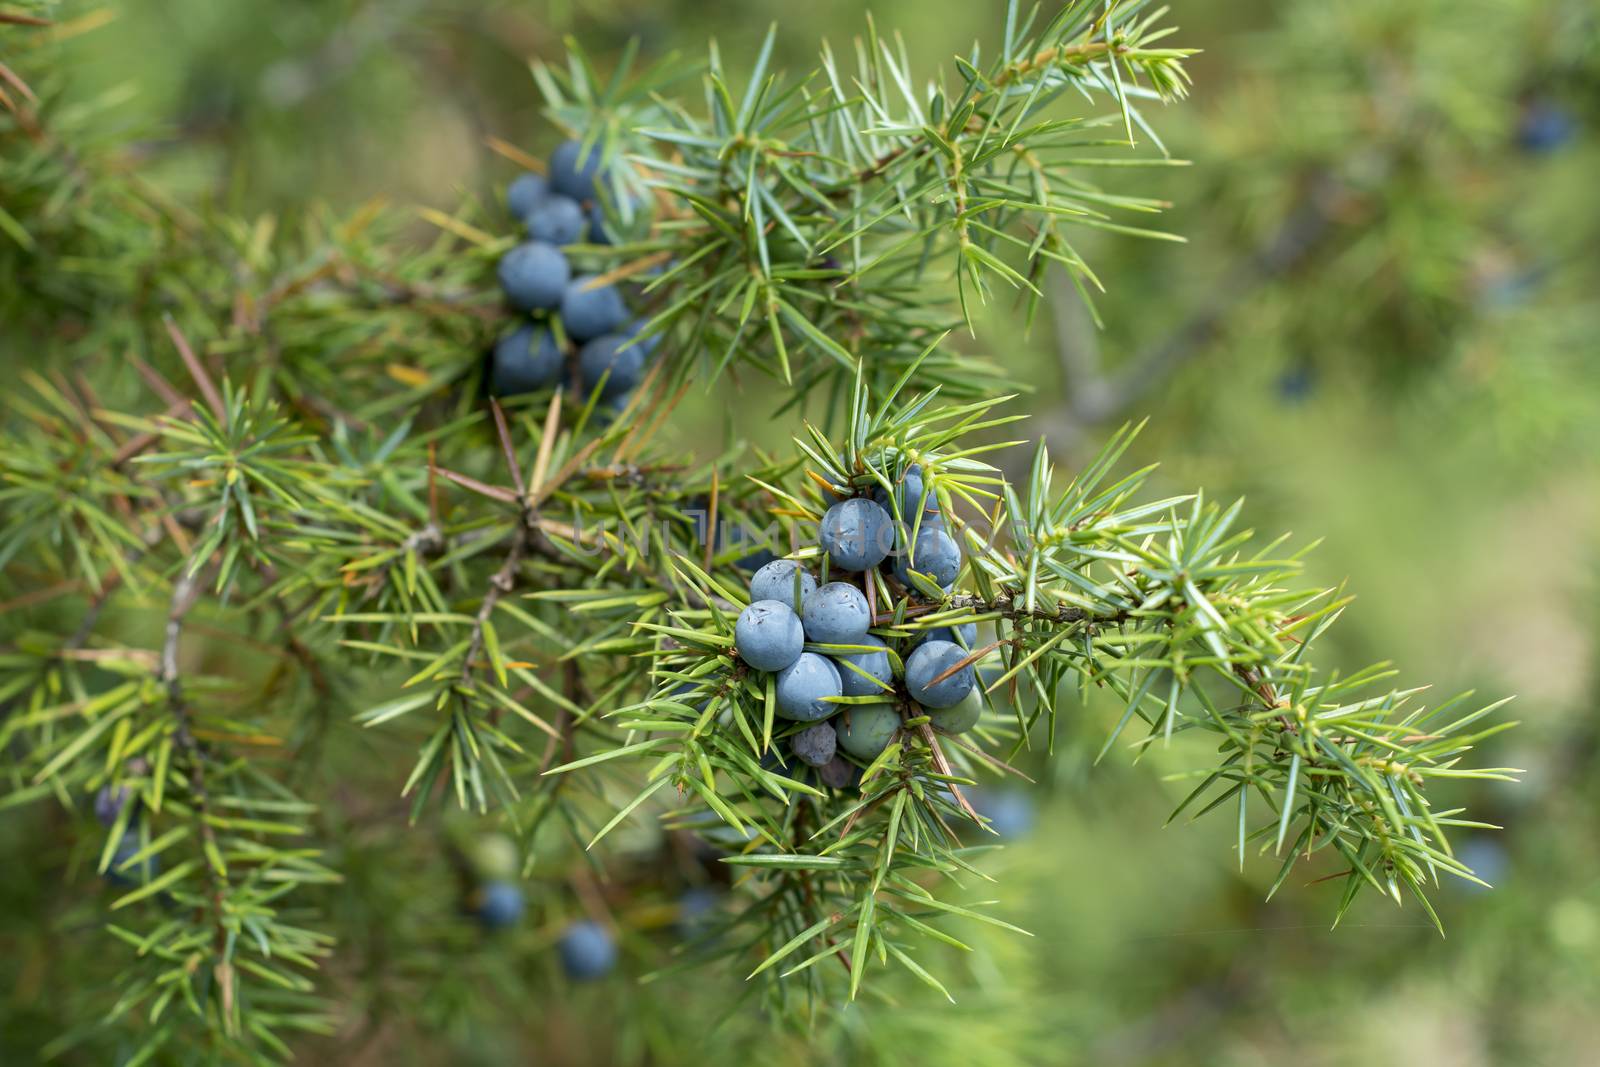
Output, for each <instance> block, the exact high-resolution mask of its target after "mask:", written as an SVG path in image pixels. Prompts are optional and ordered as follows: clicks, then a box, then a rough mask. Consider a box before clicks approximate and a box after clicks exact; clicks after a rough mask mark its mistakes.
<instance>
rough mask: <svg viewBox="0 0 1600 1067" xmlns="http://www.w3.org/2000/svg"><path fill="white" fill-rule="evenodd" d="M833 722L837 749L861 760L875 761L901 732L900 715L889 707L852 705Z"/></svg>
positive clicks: (881, 705) (882, 705)
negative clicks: (897, 732)
mask: <svg viewBox="0 0 1600 1067" xmlns="http://www.w3.org/2000/svg"><path fill="white" fill-rule="evenodd" d="M834 721H835V731H836V732H837V733H838V735H839V747H840V748H842V749H844V750H845V751H846V752H848V753H850V755H852V756H854V757H856V758H857V759H864V760H871V759H876V758H877V757H878V755H879V754H880V753H881V752H882V751H883V750H884V749H886V748H888V747H889V742H890V741H892V740H894V735H895V732H896V731H898V730H899V729H900V713H899V712H898V711H895V710H894V707H893V706H892V705H889V704H852V705H850V706H849V707H847V708H845V710H844V711H842V712H840V713H839V717H838V719H836V720H834Z"/></svg>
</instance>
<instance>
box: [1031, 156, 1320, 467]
mask: <svg viewBox="0 0 1600 1067" xmlns="http://www.w3.org/2000/svg"><path fill="white" fill-rule="evenodd" d="M1343 189H1344V187H1343V183H1342V182H1340V180H1339V179H1338V178H1336V177H1335V176H1334V175H1332V174H1329V173H1327V172H1322V173H1319V174H1317V175H1315V176H1314V177H1313V178H1312V179H1311V181H1310V182H1309V183H1308V184H1307V188H1306V190H1305V192H1304V193H1303V194H1302V196H1301V197H1300V200H1299V202H1298V203H1297V204H1296V205H1295V207H1294V208H1293V209H1292V210H1291V211H1290V212H1289V214H1288V216H1287V217H1286V218H1285V219H1284V220H1283V223H1282V224H1281V225H1280V226H1279V227H1278V229H1277V231H1276V232H1275V233H1273V235H1272V236H1271V238H1269V239H1268V240H1267V241H1266V242H1265V243H1263V244H1262V245H1261V246H1260V247H1259V248H1258V249H1257V250H1256V251H1255V253H1254V254H1253V255H1251V256H1249V257H1248V258H1246V259H1245V260H1244V261H1242V262H1240V263H1238V264H1235V265H1234V267H1233V268H1232V269H1231V270H1229V271H1228V272H1227V273H1226V274H1224V275H1223V276H1222V277H1221V279H1220V280H1219V281H1218V282H1217V284H1216V286H1215V287H1214V288H1213V289H1212V290H1211V291H1210V293H1209V294H1208V295H1207V296H1206V298H1205V299H1204V300H1202V301H1201V302H1200V305H1199V307H1198V308H1197V309H1196V310H1194V311H1193V312H1191V313H1190V314H1189V316H1188V317H1187V318H1185V319H1184V320H1183V321H1181V322H1180V323H1179V324H1178V325H1177V327H1176V328H1174V329H1173V330H1172V332H1170V333H1168V334H1167V335H1166V336H1164V337H1162V338H1160V339H1159V340H1157V341H1155V342H1154V343H1153V344H1150V345H1148V346H1147V347H1145V348H1144V349H1143V350H1141V351H1140V352H1138V353H1137V354H1136V355H1134V357H1133V358H1132V359H1130V360H1128V362H1127V363H1126V364H1125V365H1123V366H1122V367H1121V368H1119V369H1118V370H1116V371H1114V372H1112V373H1109V374H1108V373H1106V372H1104V371H1103V370H1102V369H1101V365H1100V356H1099V346H1098V338H1097V337H1096V336H1095V335H1094V331H1093V329H1092V328H1090V327H1089V325H1088V324H1087V323H1086V321H1085V313H1084V311H1083V309H1082V306H1081V303H1080V302H1079V300H1078V297H1077V294H1076V293H1075V292H1074V291H1073V290H1072V287H1071V286H1070V285H1069V284H1068V282H1067V280H1066V278H1065V277H1064V276H1063V275H1061V274H1060V273H1059V272H1057V274H1056V275H1055V278H1056V281H1055V283H1054V286H1055V294H1054V295H1055V299H1054V310H1055V319H1056V352H1057V358H1058V360H1059V361H1060V364H1061V371H1062V376H1063V377H1064V379H1065V382H1066V391H1067V398H1066V402H1065V404H1064V405H1063V406H1062V409H1061V411H1060V412H1059V413H1058V414H1057V415H1056V416H1055V419H1054V422H1053V425H1052V426H1051V428H1050V431H1049V432H1050V436H1051V438H1052V439H1053V440H1055V441H1056V442H1059V443H1060V444H1062V445H1071V444H1073V443H1075V442H1076V441H1078V440H1079V439H1081V438H1082V437H1083V436H1084V435H1085V433H1087V432H1088V431H1090V430H1092V429H1093V428H1094V427H1095V426H1097V425H1099V424H1101V423H1104V422H1107V421H1109V420H1112V419H1115V418H1117V417H1119V416H1121V415H1123V414H1125V413H1126V412H1127V410H1128V409H1129V408H1131V407H1132V406H1133V405H1134V404H1136V403H1137V402H1138V401H1139V400H1140V399H1141V398H1142V397H1144V396H1145V395H1146V394H1147V393H1149V392H1150V391H1151V390H1152V389H1154V388H1155V387H1156V386H1157V385H1159V384H1160V383H1161V382H1163V381H1165V380H1166V379H1167V378H1168V377H1170V376H1171V375H1172V374H1173V373H1174V372H1175V371H1176V370H1177V369H1178V368H1179V367H1181V366H1182V365H1183V364H1185V363H1187V362H1188V361H1189V360H1191V359H1193V358H1195V357H1196V356H1198V355H1200V354H1201V353H1203V352H1204V351H1205V350H1206V348H1207V347H1208V346H1209V345H1210V344H1211V342H1212V341H1214V340H1215V339H1216V338H1217V335H1218V334H1219V333H1221V331H1222V328H1223V326H1224V324H1225V323H1226V322H1227V321H1228V318H1229V316H1230V315H1232V313H1233V311H1234V310H1235V309H1236V308H1237V307H1238V306H1239V305H1240V304H1242V303H1243V302H1244V301H1245V300H1247V299H1249V298H1250V297H1251V296H1252V295H1253V294H1255V293H1256V292H1257V291H1259V290H1260V289H1261V288H1262V287H1263V286H1264V285H1266V284H1267V283H1268V282H1270V281H1272V280H1273V279H1274V278H1276V277H1278V276H1279V275H1281V274H1283V273H1284V272H1286V271H1290V270H1293V269H1295V268H1296V267H1297V266H1299V265H1300V264H1301V263H1303V262H1304V261H1305V260H1306V258H1307V257H1308V256H1310V255H1311V254H1312V253H1313V252H1314V251H1316V250H1317V249H1318V248H1320V247H1322V245H1323V243H1324V242H1325V241H1326V240H1327V238H1328V237H1329V236H1330V234H1331V233H1332V232H1333V231H1334V228H1335V221H1334V220H1335V215H1336V206H1337V204H1338V203H1339V201H1340V199H1341V194H1342V192H1343Z"/></svg>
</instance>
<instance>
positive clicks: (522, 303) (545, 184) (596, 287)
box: [489, 141, 656, 408]
mask: <svg viewBox="0 0 1600 1067" xmlns="http://www.w3.org/2000/svg"><path fill="white" fill-rule="evenodd" d="M600 161H601V150H600V146H599V145H591V146H589V147H588V148H585V147H584V146H583V145H581V144H580V143H579V142H577V141H565V142H563V143H562V144H561V146H560V147H558V148H557V149H556V150H555V153H554V154H553V155H552V156H551V157H550V173H549V176H548V177H546V176H543V175H539V174H534V173H531V172H530V173H526V174H523V175H522V176H521V177H519V178H517V179H516V180H515V181H513V182H512V183H511V186H510V188H509V189H507V190H506V206H507V208H508V209H509V210H510V212H511V214H512V215H514V216H516V217H517V218H518V219H521V220H522V223H523V225H524V226H525V227H526V228H527V231H528V239H527V240H526V241H524V242H522V243H521V244H519V245H517V246H516V247H515V248H513V249H512V250H511V251H509V252H507V253H506V254H505V255H504V256H503V257H502V258H501V260H500V267H499V274H500V287H501V288H502V289H503V290H504V291H505V296H506V302H507V303H508V304H510V305H511V307H512V308H513V309H514V310H516V311H517V312H520V313H521V314H523V315H524V316H526V319H525V320H524V321H523V322H522V323H520V324H519V325H518V326H517V327H516V328H514V329H513V330H511V332H509V333H507V334H506V335H505V336H503V337H501V338H500V340H499V341H497V342H496V343H495V346H494V353H493V355H492V357H491V359H490V365H489V391H490V392H491V393H493V394H494V395H495V396H515V395H517V394H519V393H531V392H535V391H537V390H540V389H547V388H550V387H551V386H555V385H560V384H566V383H569V382H571V381H572V375H571V373H570V371H572V370H573V369H575V370H576V373H577V385H578V386H579V387H580V388H581V389H582V390H583V395H584V396H585V397H587V396H588V395H589V394H590V393H592V392H593V391H594V390H595V388H596V387H599V389H600V399H601V401H602V402H604V403H606V404H608V405H610V406H611V407H613V408H620V407H622V406H623V405H624V404H626V403H627V399H628V396H629V394H630V393H631V392H632V391H633V388H634V387H635V386H637V385H638V384H639V380H640V379H641V378H643V377H644V369H645V362H646V360H648V359H649V357H650V355H651V353H652V352H653V351H654V349H655V344H656V339H655V338H640V337H639V329H640V327H641V325H642V324H641V323H640V322H638V321H637V320H635V319H633V318H631V316H630V315H629V313H628V308H627V305H626V304H625V303H624V302H623V299H622V294H621V293H620V292H619V291H618V290H617V288H616V286H614V285H609V284H605V283H603V282H601V281H600V279H599V277H598V276H597V275H593V274H574V273H573V271H572V265H571V264H570V263H569V262H568V260H567V254H566V253H565V252H564V251H562V249H563V247H564V246H566V245H571V244H576V243H579V242H585V243H588V244H592V245H597V244H610V243H611V235H610V234H609V233H608V232H607V230H606V219H605V213H604V211H603V210H602V209H601V206H600V201H599V187H600V184H601V183H602V182H603V181H604V179H605V175H604V174H603V173H602V172H601V169H600Z"/></svg>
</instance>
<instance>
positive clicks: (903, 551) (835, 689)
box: [734, 466, 983, 788]
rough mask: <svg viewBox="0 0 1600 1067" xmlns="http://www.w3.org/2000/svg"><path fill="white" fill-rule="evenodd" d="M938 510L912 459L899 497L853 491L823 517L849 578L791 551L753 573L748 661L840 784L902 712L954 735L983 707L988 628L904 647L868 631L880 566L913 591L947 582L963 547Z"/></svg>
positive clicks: (834, 563)
mask: <svg viewBox="0 0 1600 1067" xmlns="http://www.w3.org/2000/svg"><path fill="white" fill-rule="evenodd" d="M938 509H939V505H938V502H937V500H936V499H935V498H934V496H933V494H932V493H931V492H928V491H927V488H926V487H925V486H924V483H923V479H922V472H921V471H920V470H919V469H918V468H917V467H914V466H913V467H910V468H908V469H907V471H906V472H905V474H904V475H903V476H902V478H901V480H900V482H899V483H898V484H897V485H896V488H895V494H894V496H893V497H891V496H890V494H888V493H887V492H886V491H884V490H882V489H879V490H878V491H877V493H876V494H875V495H874V496H873V497H871V498H869V497H865V496H853V497H849V498H847V499H845V500H842V501H840V502H839V503H836V504H834V505H833V506H832V507H830V508H829V509H828V511H827V513H826V514H825V515H824V516H823V518H822V523H821V526H820V528H819V531H818V546H819V547H820V548H821V550H822V553H823V557H824V559H825V561H826V564H827V566H828V568H829V569H830V572H831V571H835V570H836V571H841V572H844V573H845V575H847V576H849V578H850V580H838V581H830V582H828V583H826V584H819V583H818V581H817V579H816V578H815V577H814V576H813V575H812V574H811V573H810V572H809V571H807V570H806V569H805V568H804V567H802V566H801V565H800V564H799V563H797V562H795V561H793V560H788V559H778V560H773V561H772V562H771V563H768V564H766V565H765V566H763V567H762V568H761V569H760V570H758V571H756V573H755V575H754V576H753V577H752V578H751V579H750V600H751V603H750V606H749V607H747V608H745V609H744V611H743V612H741V613H740V615H739V619H738V622H737V623H736V624H735V626H734V647H735V648H736V649H737V650H738V653H739V657H740V658H741V659H742V660H743V661H744V662H745V663H746V664H747V665H748V666H750V667H752V668H754V669H756V670H758V671H764V672H767V673H771V674H775V675H776V676H777V681H776V686H775V695H776V709H777V713H778V714H779V715H781V716H782V717H784V718H785V719H789V720H792V721H794V722H795V723H797V724H800V725H798V726H797V727H796V728H795V729H794V730H793V732H791V733H789V734H788V735H787V737H788V741H789V749H790V751H791V752H792V753H793V754H794V756H795V758H797V759H798V760H799V761H800V762H802V763H804V764H806V765H808V766H810V767H813V768H816V770H817V774H818V777H819V778H820V779H821V780H822V781H823V782H824V783H826V784H828V785H830V786H833V787H835V788H845V787H846V786H848V785H850V784H853V782H854V780H855V777H856V773H857V772H856V767H855V765H854V764H853V763H851V762H850V761H849V760H848V759H846V758H844V757H845V756H853V757H855V758H856V759H857V760H865V761H871V760H872V759H874V758H876V757H877V756H878V755H879V754H880V753H882V752H883V750H884V749H885V748H887V747H888V746H889V744H890V742H891V741H893V740H894V737H895V735H896V733H898V732H899V730H900V726H901V723H902V721H903V719H902V715H901V712H902V710H904V711H905V712H906V713H907V714H908V715H910V716H913V717H914V716H920V715H926V716H927V717H928V718H929V720H930V721H931V722H932V724H933V726H934V727H935V728H936V729H939V730H941V731H943V732H945V733H962V732H965V731H967V730H970V729H972V727H973V726H975V725H976V724H977V722H978V719H979V717H980V716H981V714H982V711H983V702H982V697H981V696H980V694H979V692H978V689H977V685H976V678H975V674H974V671H973V665H972V663H971V662H969V660H970V658H971V648H972V646H973V642H974V641H975V639H976V637H977V626H976V625H975V624H972V623H968V624H966V625H963V626H959V627H942V628H938V629H930V630H928V631H925V632H924V633H921V634H919V635H918V636H917V637H916V638H915V639H914V641H913V642H908V644H909V645H910V647H909V648H907V649H905V650H904V652H905V654H904V655H903V656H902V655H901V651H900V650H898V649H894V648H891V647H890V645H889V643H888V642H886V641H885V640H884V639H883V638H882V637H879V636H876V635H874V634H872V633H870V632H869V631H870V630H871V629H872V627H873V623H874V619H873V618H872V612H871V609H870V608H869V607H868V602H867V597H866V595H865V594H864V593H863V592H862V587H861V585H860V584H858V582H860V581H865V580H870V576H869V575H868V572H870V571H871V570H872V569H873V568H876V567H880V566H881V567H885V568H886V569H887V570H888V572H889V573H890V574H892V575H893V576H894V577H895V578H896V579H897V580H898V581H899V582H900V583H901V584H902V585H903V586H905V587H906V588H907V590H908V591H911V592H919V591H920V587H919V586H918V585H917V584H914V582H913V577H912V576H913V574H915V575H918V576H920V578H921V580H923V581H924V582H925V581H932V582H933V583H934V584H935V585H937V586H938V587H939V588H940V589H942V590H944V591H946V592H948V591H949V590H950V589H951V588H952V587H953V586H954V584H955V580H956V576H957V574H959V573H960V570H961V552H960V549H959V548H958V547H957V546H956V543H955V540H954V538H952V537H951V536H950V534H949V532H948V531H947V530H946V529H945V525H944V522H943V517H942V515H941V514H940V512H939V510H938ZM896 515H898V516H899V517H900V518H899V521H897V519H896ZM918 515H920V520H918V519H909V520H908V519H907V518H906V516H918Z"/></svg>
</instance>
